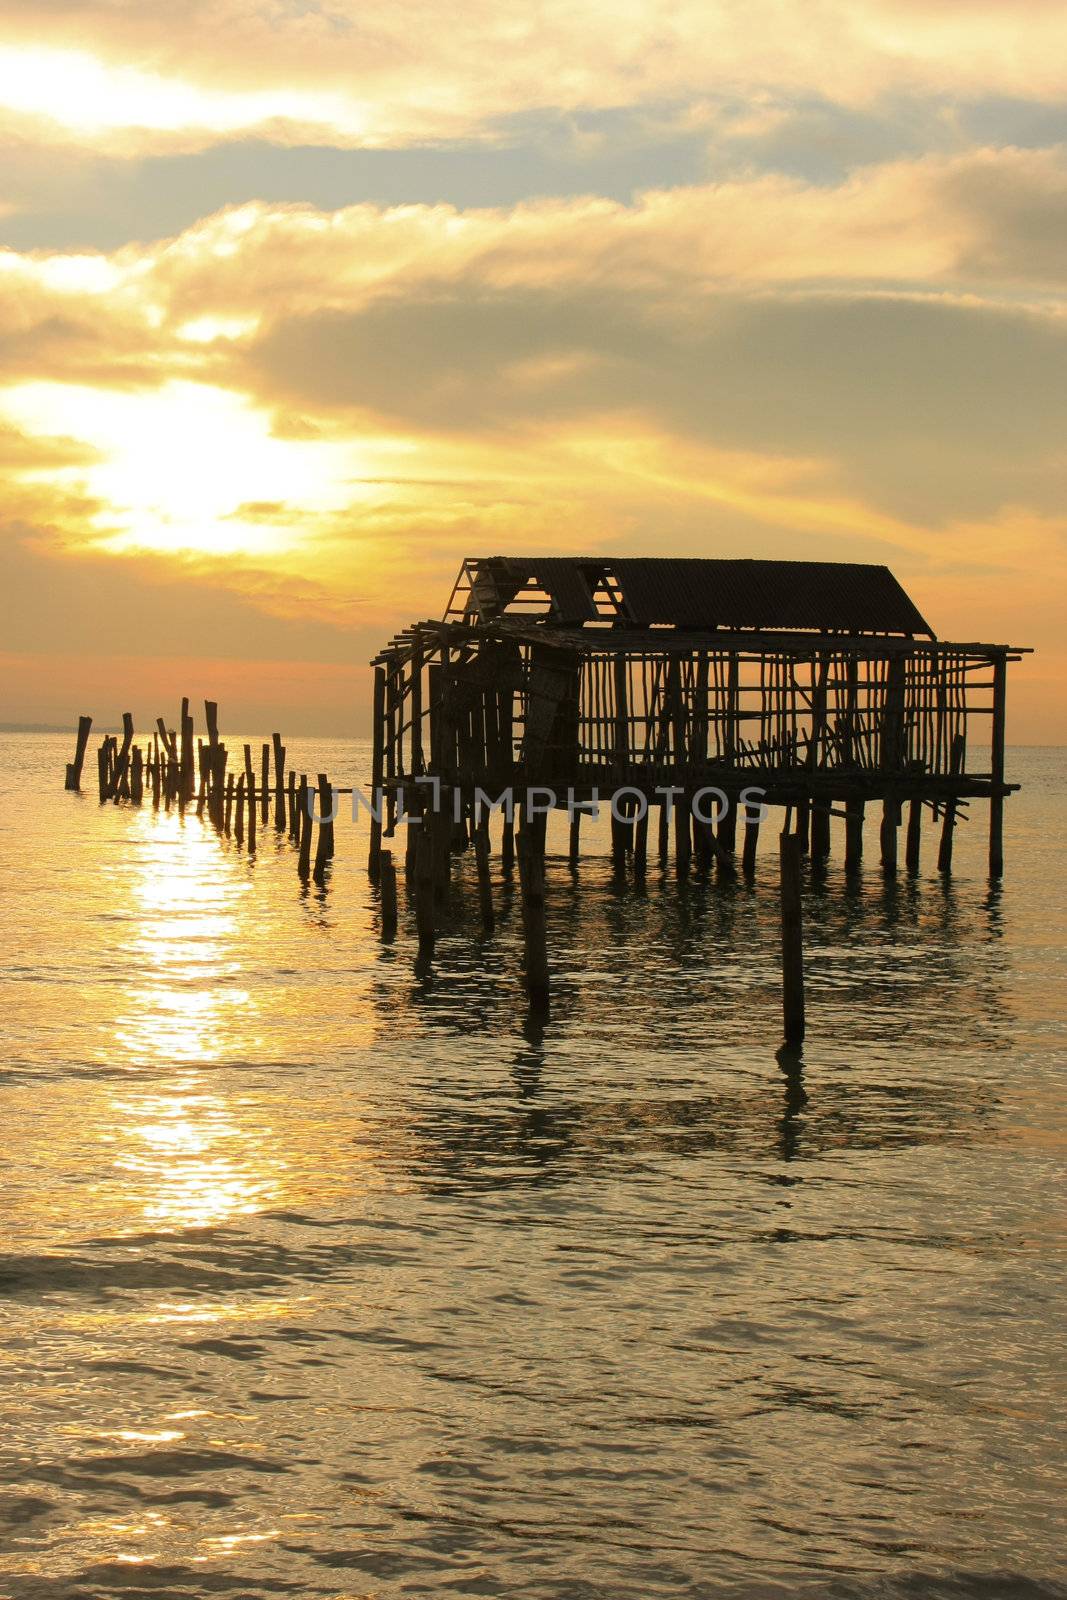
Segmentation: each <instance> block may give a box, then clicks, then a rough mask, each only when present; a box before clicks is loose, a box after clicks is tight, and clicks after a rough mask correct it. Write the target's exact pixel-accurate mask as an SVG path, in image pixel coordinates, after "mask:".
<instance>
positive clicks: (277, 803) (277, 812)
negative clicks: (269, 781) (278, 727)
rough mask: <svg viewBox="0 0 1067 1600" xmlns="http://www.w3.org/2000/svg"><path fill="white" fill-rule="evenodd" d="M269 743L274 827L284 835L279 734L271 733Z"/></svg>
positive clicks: (283, 747) (282, 747) (283, 781)
mask: <svg viewBox="0 0 1067 1600" xmlns="http://www.w3.org/2000/svg"><path fill="white" fill-rule="evenodd" d="M271 743H272V744H273V746H274V827H275V831H276V832H277V833H284V832H285V827H286V816H285V746H284V745H283V744H282V736H281V734H280V733H272V734H271Z"/></svg>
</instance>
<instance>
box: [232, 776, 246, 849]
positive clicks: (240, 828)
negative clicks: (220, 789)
mask: <svg viewBox="0 0 1067 1600" xmlns="http://www.w3.org/2000/svg"><path fill="white" fill-rule="evenodd" d="M233 802H234V803H233V836H234V839H235V840H236V842H237V844H238V845H242V844H244V841H245V775H244V773H243V772H242V773H241V775H240V777H239V778H238V779H237V787H236V789H235V791H234V797H233Z"/></svg>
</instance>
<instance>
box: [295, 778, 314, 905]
mask: <svg viewBox="0 0 1067 1600" xmlns="http://www.w3.org/2000/svg"><path fill="white" fill-rule="evenodd" d="M297 816H298V818H299V822H300V851H299V854H298V856H297V861H296V870H297V872H298V873H299V875H300V877H301V878H303V879H304V881H305V882H306V881H307V879H308V878H310V876H311V812H310V811H309V809H308V780H307V773H305V772H302V773H301V774H300V788H299V789H298V791H297Z"/></svg>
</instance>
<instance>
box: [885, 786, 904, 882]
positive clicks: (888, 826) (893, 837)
mask: <svg viewBox="0 0 1067 1600" xmlns="http://www.w3.org/2000/svg"><path fill="white" fill-rule="evenodd" d="M899 826H900V801H899V800H898V799H897V798H896V796H895V795H886V797H885V799H884V800H883V801H882V829H881V834H880V842H881V846H882V866H883V868H884V869H885V871H886V872H890V873H892V872H895V871H896V870H897V829H898V828H899Z"/></svg>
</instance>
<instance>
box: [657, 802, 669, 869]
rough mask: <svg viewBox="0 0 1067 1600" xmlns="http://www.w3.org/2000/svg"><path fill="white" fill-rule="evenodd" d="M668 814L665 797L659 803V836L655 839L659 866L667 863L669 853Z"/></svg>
mask: <svg viewBox="0 0 1067 1600" xmlns="http://www.w3.org/2000/svg"><path fill="white" fill-rule="evenodd" d="M670 815H671V813H670V806H669V805H668V804H667V800H666V798H664V799H663V800H661V801H660V803H659V837H658V841H657V843H658V846H659V864H660V866H661V867H665V866H666V865H667V861H668V858H669V856H670V853H671V823H670Z"/></svg>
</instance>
